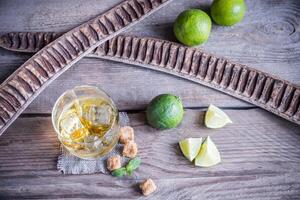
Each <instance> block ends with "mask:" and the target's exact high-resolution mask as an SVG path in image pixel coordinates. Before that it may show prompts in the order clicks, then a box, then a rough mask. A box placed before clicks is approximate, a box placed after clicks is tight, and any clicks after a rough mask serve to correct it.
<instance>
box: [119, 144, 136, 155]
mask: <svg viewBox="0 0 300 200" xmlns="http://www.w3.org/2000/svg"><path fill="white" fill-rule="evenodd" d="M137 151H138V148H137V145H136V143H135V142H134V141H129V142H127V143H125V145H124V148H123V153H122V155H123V156H125V157H128V158H134V157H135V156H136V154H137Z"/></svg>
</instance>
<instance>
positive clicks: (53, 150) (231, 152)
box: [0, 109, 300, 200]
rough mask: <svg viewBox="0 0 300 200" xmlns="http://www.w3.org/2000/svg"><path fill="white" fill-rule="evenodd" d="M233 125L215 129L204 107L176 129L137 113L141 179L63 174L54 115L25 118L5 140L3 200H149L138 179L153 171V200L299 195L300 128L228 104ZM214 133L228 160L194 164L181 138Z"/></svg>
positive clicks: (0, 176)
mask: <svg viewBox="0 0 300 200" xmlns="http://www.w3.org/2000/svg"><path fill="white" fill-rule="evenodd" d="M226 112H227V113H228V114H229V115H230V117H231V118H232V120H233V121H234V123H233V124H231V125H229V126H226V127H224V128H222V129H217V130H212V129H207V128H205V127H204V125H203V115H204V112H203V111H199V110H186V112H185V116H184V120H183V122H182V123H181V125H180V126H179V127H178V128H176V129H171V130H166V131H158V130H155V129H153V128H151V127H149V126H147V125H145V116H144V113H143V112H141V113H136V114H129V118H130V125H131V126H133V127H134V129H135V132H136V142H137V144H138V146H139V156H140V157H141V159H142V165H141V166H140V168H139V169H138V170H137V171H136V173H135V175H134V176H133V177H126V178H122V179H116V178H113V177H111V176H109V175H101V174H94V175H78V176H77V175H61V174H60V173H59V172H58V171H56V161H57V156H58V154H59V142H58V141H57V139H56V135H55V133H54V130H53V128H52V125H51V120H50V117H28V116H26V117H22V118H19V119H18V120H17V121H16V123H15V124H13V125H12V126H11V127H10V128H9V129H8V131H7V132H6V133H5V134H4V135H3V136H2V137H1V138H0V199H10V198H12V199H25V198H29V199H33V198H48V199H63V198H80V199H92V198H98V199H99V198H103V199H118V198H121V197H122V198H124V199H142V198H143V199H144V197H142V196H141V194H140V192H139V190H138V187H137V185H138V183H139V182H140V181H141V180H142V179H145V178H148V177H151V178H153V179H154V180H155V182H156V183H157V185H158V191H157V192H156V193H155V194H153V195H151V196H149V197H148V198H146V199H184V200H185V199H216V200H221V199H252V200H253V199H297V198H299V196H300V169H299V164H300V149H299V144H300V129H299V126H297V125H294V124H292V123H290V122H287V121H285V120H283V119H280V118H278V117H272V116H271V114H270V113H267V112H266V111H263V110H261V109H250V110H244V111H238V110H226ZM207 135H209V136H211V137H212V139H213V140H214V142H215V143H216V144H217V146H218V148H219V150H220V153H221V156H222V163H221V164H219V165H217V166H215V167H211V168H199V167H194V166H193V165H192V164H191V163H189V162H188V161H187V160H186V159H185V158H184V157H183V156H182V154H181V153H180V150H179V147H178V144H177V143H178V141H179V140H180V139H183V138H186V137H204V136H207Z"/></svg>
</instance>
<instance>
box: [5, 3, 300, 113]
mask: <svg viewBox="0 0 300 200" xmlns="http://www.w3.org/2000/svg"><path fill="white" fill-rule="evenodd" d="M90 2H91V3H89V4H84V3H82V1H80V0H77V1H64V2H63V3H62V2H60V1H48V2H42V3H32V2H29V3H28V4H26V5H22V4H21V3H19V2H18V1H16V0H12V1H1V2H0V3H1V6H0V16H1V18H0V20H1V26H0V31H2V32H10V31H60V32H64V31H67V30H69V29H70V28H72V27H74V26H76V25H78V24H80V23H81V22H83V21H86V20H88V19H90V18H92V17H94V16H95V15H96V14H97V13H99V12H102V11H103V10H105V9H108V8H109V7H111V6H112V5H114V4H115V3H117V2H119V1H117V0H113V1H101V6H94V5H97V3H99V1H90ZM209 3H210V1H208V0H206V1H201V2H199V1H192V0H186V1H181V0H177V1H175V2H173V3H171V4H170V6H168V7H167V8H163V9H162V10H161V11H160V12H158V13H155V14H154V15H153V16H151V17H149V18H148V19H146V20H145V21H144V22H143V23H142V24H138V25H136V26H135V27H133V28H131V29H130V30H129V31H128V32H127V33H128V34H132V35H140V36H152V37H159V38H163V39H168V40H170V39H172V40H174V37H173V34H172V23H173V21H174V19H175V17H176V16H177V15H178V13H179V12H180V11H182V10H184V9H186V8H190V7H195V8H202V9H207V7H208V5H209ZM246 3H247V7H248V11H247V15H246V17H245V19H244V20H243V21H242V22H241V23H239V24H237V25H236V26H233V27H221V26H217V25H214V26H213V30H212V34H211V36H210V38H209V40H208V42H207V43H206V44H205V45H203V46H201V48H203V49H204V50H205V51H207V52H211V53H215V54H217V55H221V56H225V57H227V58H229V59H231V60H233V61H236V62H239V63H242V64H248V65H251V66H253V67H255V68H258V69H260V70H263V71H266V72H269V73H274V74H275V75H277V76H280V77H282V78H284V79H286V80H289V81H291V82H294V83H296V84H299V83H300V80H299V77H300V72H299V67H298V66H299V63H300V61H299V53H300V50H299V46H300V45H299V37H298V36H299V24H298V23H297V21H298V19H299V15H298V13H299V7H300V6H299V2H298V1H297V0H289V1H276V2H274V1H271V0H269V1H263V0H257V1H246ZM33 4H36V5H35V6H33ZM70 5H72V6H70ZM28 7H31V9H28ZM67 7H70V10H68V11H66V9H67ZM10 8H13V9H14V10H15V11H16V12H17V13H18V16H16V15H13V14H11V13H10V12H9V10H10ZM49 8H53V9H49ZM57 13H60V15H57ZM158 19H159V20H158ZM10 21H14V22H16V24H15V25H14V26H12V25H11V24H10V23H9V22H10ZM27 58H29V56H25V55H20V54H14V53H10V52H6V51H3V50H0V65H1V66H5V67H1V68H0V79H1V80H3V79H4V78H5V77H7V76H8V75H9V74H10V73H11V72H12V71H13V70H15V69H16V67H17V66H18V65H20V64H21V63H22V62H24V61H25V60H26V59H27ZM287 66H288V67H287ZM119 73H122V74H124V77H126V78H121V79H122V83H120V82H119V79H120V78H119V77H118V74H119ZM80 84H94V85H97V86H99V87H102V88H103V89H105V90H106V91H107V92H108V93H109V94H110V95H111V96H112V97H113V99H115V100H116V101H117V105H118V107H119V108H120V109H122V110H123V109H132V110H134V109H143V108H144V107H145V105H146V104H147V102H148V101H149V100H150V99H151V98H152V97H154V96H155V95H157V94H160V93H164V92H172V93H175V94H177V95H179V96H181V97H182V98H183V99H184V102H185V106H187V107H199V106H200V107H203V106H207V105H208V104H209V103H211V102H212V103H215V104H217V105H220V106H225V107H249V106H251V105H249V104H245V103H243V102H241V101H238V100H235V99H234V98H230V97H228V96H227V95H222V94H220V93H219V92H215V91H213V90H210V89H208V88H206V87H199V86H197V85H196V84H193V83H189V82H186V81H182V80H179V79H177V78H174V77H171V76H168V75H162V74H160V73H156V72H153V71H148V70H141V69H136V68H134V67H128V65H124V64H119V63H111V62H105V61H97V60H92V59H84V60H81V61H80V63H79V64H78V65H75V66H74V68H73V69H72V70H71V71H68V72H66V74H65V75H63V76H62V77H61V78H59V79H58V80H57V81H56V82H55V83H53V84H52V85H50V86H49V88H47V89H46V90H45V92H44V93H42V94H41V96H39V97H38V98H37V99H36V100H35V101H34V102H33V103H32V104H31V106H29V108H28V109H27V110H26V112H29V113H35V112H43V113H47V112H48V113H49V112H50V111H51V108H52V106H53V104H54V102H55V100H56V99H57V97H58V96H59V95H60V94H61V93H62V92H63V91H65V90H66V89H68V88H71V87H73V86H75V85H80ZM149 85H151V87H148V86H149ZM161 85H163V86H164V87H161ZM120 88H124V89H120ZM125 88H129V89H128V90H127V89H125ZM186 88H188V90H187V89H186ZM49 94H51V95H49ZM136 94H138V97H137V96H136ZM129 102H130V103H129Z"/></svg>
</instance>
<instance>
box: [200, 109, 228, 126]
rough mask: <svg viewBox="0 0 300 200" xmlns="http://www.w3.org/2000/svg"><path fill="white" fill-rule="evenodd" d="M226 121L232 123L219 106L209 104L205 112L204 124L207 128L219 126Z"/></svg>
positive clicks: (223, 124)
mask: <svg viewBox="0 0 300 200" xmlns="http://www.w3.org/2000/svg"><path fill="white" fill-rule="evenodd" d="M228 123H232V121H231V120H230V118H229V117H228V115H227V114H226V113H224V112H223V111H222V110H221V109H220V108H218V107H216V106H214V105H212V104H210V105H209V107H208V110H207V111H206V114H205V126H206V127H208V128H221V127H223V126H225V125H226V124H228Z"/></svg>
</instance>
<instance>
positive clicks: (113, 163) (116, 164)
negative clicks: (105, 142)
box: [106, 155, 121, 171]
mask: <svg viewBox="0 0 300 200" xmlns="http://www.w3.org/2000/svg"><path fill="white" fill-rule="evenodd" d="M106 164H107V169H108V170H109V171H113V170H115V169H119V168H121V157H120V156H119V155H116V156H111V157H109V158H108V159H107V162H106Z"/></svg>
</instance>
